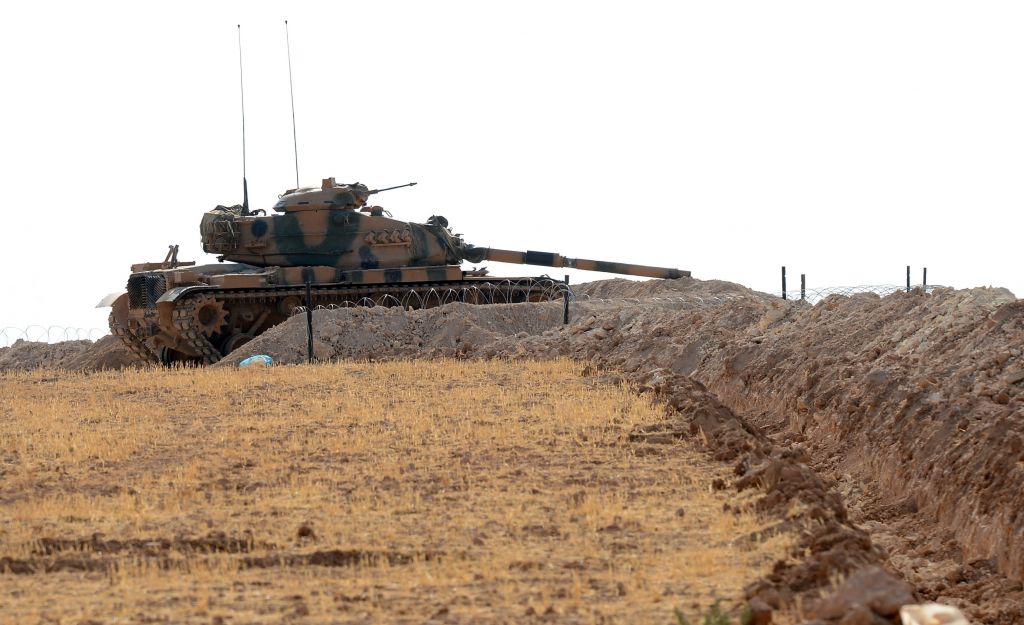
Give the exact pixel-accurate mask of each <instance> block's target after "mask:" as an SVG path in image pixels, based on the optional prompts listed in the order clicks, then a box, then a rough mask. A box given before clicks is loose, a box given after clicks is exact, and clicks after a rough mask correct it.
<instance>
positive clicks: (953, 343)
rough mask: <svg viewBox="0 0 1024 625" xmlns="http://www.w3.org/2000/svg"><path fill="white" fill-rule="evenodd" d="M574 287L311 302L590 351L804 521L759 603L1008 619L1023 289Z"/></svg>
mask: <svg viewBox="0 0 1024 625" xmlns="http://www.w3.org/2000/svg"><path fill="white" fill-rule="evenodd" d="M576 290H577V294H578V296H579V300H578V301H577V302H575V303H573V304H572V306H571V322H570V323H569V325H567V326H563V325H562V324H561V318H562V307H561V304H560V303H551V304H514V305H496V306H487V307H481V306H470V305H463V304H453V305H449V306H445V307H443V308H437V309H430V310H422V311H403V310H400V309H384V308H373V309H340V310H323V311H316V312H315V313H314V316H313V317H314V319H313V323H314V333H315V340H314V348H315V353H316V356H317V357H318V358H321V359H327V358H340V359H393V358H410V357H426V358H430V357H440V356H448V357H461V358H495V357H504V358H547V357H552V356H568V357H572V358H576V359H579V360H583V361H588V362H591V363H593V365H594V366H593V373H594V374H595V375H605V376H609V377H610V378H613V379H614V378H617V377H620V376H621V378H624V379H627V380H629V381H631V382H633V383H635V384H637V385H638V387H639V388H641V390H643V391H645V392H651V393H655V394H657V396H658V397H659V398H661V400H662V401H664V402H665V403H666V404H667V405H668V406H670V408H671V411H670V416H669V417H667V419H666V422H665V423H664V425H663V427H661V428H659V429H657V430H656V431H648V432H636V433H635V436H638V437H645V438H646V440H649V441H652V442H657V441H668V440H671V439H672V438H673V437H676V436H685V437H689V438H695V439H697V440H706V444H707V446H708V448H709V451H710V452H711V453H712V454H714V455H715V456H716V457H717V458H719V459H720V460H722V461H725V462H729V463H731V464H732V465H733V466H734V467H735V475H736V479H735V480H734V481H733V483H732V484H720V487H722V488H730V487H731V488H737V489H744V488H748V487H750V486H752V485H755V484H759V485H763V486H765V487H766V488H767V495H766V496H765V497H764V498H762V500H761V502H760V504H759V505H760V506H761V507H762V508H763V509H765V510H769V511H772V512H773V513H775V514H777V515H778V516H779V518H780V519H782V520H781V521H780V522H781V523H784V524H787V525H789V526H791V527H794V528H798V529H799V531H800V532H802V544H801V546H800V548H799V551H800V553H799V554H798V555H799V557H796V558H795V559H794V560H792V561H791V562H789V563H788V564H787V563H780V564H779V565H778V566H777V567H776V570H775V571H774V572H773V573H772V574H771V575H769V576H768V577H767V578H765V579H762V580H761V581H760V582H758V583H756V584H754V585H752V586H751V587H750V588H749V591H748V594H749V596H750V599H751V605H752V606H753V607H754V608H756V612H757V614H758V616H759V617H763V616H764V615H766V614H767V611H768V609H770V608H771V607H776V606H779V605H782V604H784V603H791V602H796V603H797V604H798V605H800V606H802V607H801V610H802V612H803V614H804V615H805V616H806V617H807V618H808V619H818V620H823V621H826V622H842V623H872V622H898V621H897V620H895V619H896V617H895V610H896V609H897V608H898V605H899V603H901V602H907V601H916V600H935V601H939V602H943V603H949V604H953V605H957V606H959V607H961V608H963V609H964V611H965V612H966V613H967V615H968V617H969V618H971V620H972V622H981V623H1015V622H1017V623H1019V622H1024V587H1022V584H1021V581H1022V579H1024V512H1021V510H1022V507H1024V486H1022V485H1024V481H1022V478H1024V357H1022V349H1024V302H1021V301H1018V300H1016V299H1015V298H1014V297H1013V296H1012V294H1010V293H1009V292H1008V291H1006V290H1004V289H970V290H962V291H953V290H937V291H934V292H932V293H929V294H925V293H922V292H920V291H914V292H911V293H897V294H895V295H891V296H889V297H886V298H879V297H877V296H874V295H858V296H853V297H840V296H833V297H830V298H828V299H826V300H824V301H823V302H820V303H819V304H817V305H815V306H810V305H808V304H806V303H801V302H787V301H783V300H779V299H776V298H772V297H770V296H768V295H765V294H761V293H756V292H753V291H750V290H748V289H745V288H743V287H741V286H738V285H734V284H730V283H724V282H714V281H709V282H701V281H697V280H691V279H680V280H671V281H648V282H629V281H624V280H608V281H600V282H594V283H588V284H583V285H578V286H577V287H576ZM257 353H262V354H269V355H271V356H272V357H274V359H275V360H276V361H277V362H278V363H285V364H287V363H298V362H305V360H306V327H305V318H304V316H302V315H298V316H296V317H293V318H292V319H291V320H289V321H288V322H287V323H285V324H282V325H281V326H278V327H276V328H273V329H272V330H270V331H268V332H267V333H265V334H264V335H262V336H260V337H258V338H257V339H255V340H254V341H253V342H251V343H249V344H248V345H245V346H243V347H242V348H241V349H240V350H238V351H236V352H235V353H233V354H232V355H231V356H230V357H228V358H227V359H225V360H224V361H222V362H221V363H218V365H216V366H234V365H236V364H237V363H238V362H239V361H240V360H241V359H242V358H244V357H246V356H248V355H251V354H257ZM2 358H3V351H2V350H0V359H2ZM876 566H881V567H883V568H875V567H876ZM885 569H888V570H889V571H891V572H894V573H895V574H896V576H897V577H899V578H901V579H902V580H905V582H906V583H908V584H909V585H903V582H901V581H899V580H898V579H896V578H894V577H892V576H890V575H889V574H888V573H887V572H886V570H885ZM842 579H845V580H846V581H845V582H842V584H841V587H840V588H839V590H838V592H836V593H835V594H834V595H832V596H831V597H829V598H826V599H824V600H818V598H819V596H820V590H821V589H822V588H828V587H829V586H831V585H833V584H835V583H836V582H837V580H842Z"/></svg>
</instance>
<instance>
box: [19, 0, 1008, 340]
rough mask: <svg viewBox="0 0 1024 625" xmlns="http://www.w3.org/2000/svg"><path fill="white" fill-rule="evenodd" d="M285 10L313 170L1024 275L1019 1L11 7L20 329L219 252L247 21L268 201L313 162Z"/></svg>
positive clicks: (457, 199) (833, 276)
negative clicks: (201, 229) (153, 269)
mask: <svg viewBox="0 0 1024 625" xmlns="http://www.w3.org/2000/svg"><path fill="white" fill-rule="evenodd" d="M285 19H288V21H289V25H290V29H291V30H290V34H291V53H292V67H293V70H294V82H295V106H296V120H297V126H298V147H299V170H300V174H301V181H302V184H303V185H310V184H318V183H319V181H320V179H321V178H323V177H327V176H335V177H336V178H337V179H338V180H339V181H357V180H358V181H361V182H364V183H366V184H368V185H370V186H371V187H374V186H378V187H379V186H390V185H395V184H401V183H405V182H409V181H417V182H419V186H417V187H414V188H412V189H401V190H397V191H394V192H391V193H388V194H385V195H382V196H380V198H379V201H380V203H381V204H383V205H384V206H385V207H386V208H388V209H389V210H391V211H392V212H394V213H395V216H396V217H399V218H405V219H409V220H412V221H423V220H424V219H426V218H427V217H428V216H430V215H431V214H434V213H438V214H443V215H445V216H447V217H448V219H449V221H450V222H451V224H452V226H453V228H454V229H455V230H456V231H457V232H461V233H463V234H464V235H465V237H466V239H467V240H468V241H470V242H471V243H474V244H477V245H483V246H492V247H503V248H511V249H535V250H541V251H552V252H559V253H562V254H564V255H567V256H575V257H583V258H594V259H607V260H614V261H627V262H637V263H644V264H652V265H667V266H673V267H678V268H682V269H689V270H691V271H692V272H693V275H694V276H695V277H697V278H701V279H721V280H729V281H734V282H739V283H741V284H744V285H747V286H750V287H752V288H755V289H759V290H764V291H772V290H778V289H779V267H780V266H781V265H786V266H787V267H788V269H789V273H790V286H791V287H792V286H793V285H795V284H798V281H799V278H798V276H799V274H800V273H806V274H807V276H808V285H809V286H811V287H815V286H832V285H852V284H884V283H895V284H899V283H902V282H903V280H904V279H905V276H904V273H905V267H906V265H912V266H913V267H914V269H913V274H914V281H915V282H919V281H920V279H921V275H920V272H921V268H922V267H925V266H926V267H928V276H929V282H930V283H936V284H945V285H951V286H955V287H959V288H964V287H973V286H981V285H995V286H1005V287H1007V288H1009V289H1011V290H1012V291H1014V293H1016V294H1017V295H1018V296H1020V295H1022V294H1024V262H1022V254H1021V231H1022V226H1024V210H1022V209H1024V184H1022V183H1024V178H1022V173H1024V36H1022V33H1024V3H1020V2H957V3H952V2H936V1H929V2H896V1H892V0H887V1H885V2H841V3H840V2H824V1H821V0H814V1H807V2H766V1H763V0H760V1H756V2H645V1H642V0H632V1H630V2H568V1H565V2H558V1H555V0H548V1H545V2H537V1H518V2H452V1H443V0H442V1H432V2H422V1H419V2H412V1H409V2H401V1H387V0H384V1H375V2H365V1H364V2H343V1H342V2H322V3H318V2H298V1H291V2H287V3H284V2H280V3H270V2H268V3H258V2H174V3H159V4H157V3H149V2H123V3H120V2H118V3H115V2H68V3H54V2H17V3H15V2H6V3H3V5H2V8H0V87H2V93H3V97H2V98H0V193H2V194H3V198H4V201H3V214H2V222H0V223H2V224H3V225H2V232H3V239H2V242H0V267H2V271H3V278H4V279H3V282H2V284H3V286H2V290H0V293H2V295H0V327H3V326H16V327H23V326H27V325H30V324H41V325H63V326H73V327H86V328H89V327H105V325H106V313H107V311H106V310H103V309H95V308H93V307H94V306H95V304H96V303H97V302H98V301H99V300H100V298H102V297H103V296H104V295H105V294H107V293H110V292H113V291H117V290H120V289H122V288H123V286H124V282H125V280H126V279H127V277H128V273H129V265H130V264H131V263H134V262H142V261H147V260H160V259H162V258H163V255H164V253H165V252H166V250H167V246H168V245H169V244H171V243H180V244H181V257H183V258H184V259H194V260H198V261H200V262H212V261H213V257H209V256H205V255H203V254H202V251H201V248H200V246H199V234H198V226H199V220H200V217H201V215H202V213H203V212H204V211H206V210H208V209H210V208H212V207H213V206H214V205H216V204H235V203H239V202H240V201H241V178H242V162H241V121H240V114H239V81H238V49H237V41H238V40H237V33H238V31H237V29H236V24H239V23H240V24H241V25H242V43H243V49H244V55H245V56H244V69H245V88H246V92H245V103H246V126H247V143H248V179H249V193H250V202H251V204H252V205H253V207H269V206H271V205H272V204H273V202H274V201H275V200H276V198H277V194H278V193H281V192H282V191H284V190H285V189H286V188H290V187H292V186H294V184H295V170H294V161H293V154H292V135H291V132H292V128H291V113H290V111H289V99H288V70H287V57H286V50H285V30H284V20H285ZM491 270H492V273H494V274H500V275H537V274H539V273H543V272H545V271H551V270H546V269H531V268H523V267H515V266H498V265H494V264H492V265H491ZM554 273H555V274H557V275H561V274H562V273H563V271H562V270H557V269H556V270H554ZM597 277H606V276H602V275H598V274H590V275H589V276H588V275H587V274H584V273H583V272H576V273H574V274H573V278H572V279H573V280H574V281H576V282H579V281H582V280H584V279H592V278H597Z"/></svg>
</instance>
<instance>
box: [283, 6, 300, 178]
mask: <svg viewBox="0 0 1024 625" xmlns="http://www.w3.org/2000/svg"><path fill="white" fill-rule="evenodd" d="M284 43H285V47H286V48H287V49H288V92H289V93H290V94H291V96H292V148H294V150H295V188H296V189H298V188H299V141H298V139H297V138H296V135H295V88H294V87H293V86H292V42H291V39H290V38H289V37H288V20H285V21H284Z"/></svg>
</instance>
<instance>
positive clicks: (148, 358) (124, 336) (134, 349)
mask: <svg viewBox="0 0 1024 625" xmlns="http://www.w3.org/2000/svg"><path fill="white" fill-rule="evenodd" d="M107 324H108V325H109V326H110V332H111V333H112V334H113V335H114V336H116V337H117V338H119V339H121V343H123V344H124V346H125V347H127V348H128V351H130V352H131V353H133V354H135V355H136V356H137V357H138V358H139V359H140V360H142V361H143V362H146V363H149V364H152V365H158V364H160V357H159V356H157V355H156V354H155V353H153V352H152V351H151V350H150V349H149V347H148V346H147V345H146V343H145V341H143V340H142V339H140V338H139V337H138V336H136V335H135V333H134V332H132V331H131V330H130V329H128V328H126V327H124V326H123V325H121V324H120V323H118V322H117V320H116V319H114V314H113V313H111V314H110V317H108V319H107Z"/></svg>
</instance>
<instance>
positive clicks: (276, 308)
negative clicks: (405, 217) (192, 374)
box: [110, 264, 568, 364]
mask: <svg viewBox="0 0 1024 625" xmlns="http://www.w3.org/2000/svg"><path fill="white" fill-rule="evenodd" d="M307 283H308V295H309V303H310V304H311V305H312V306H313V307H314V308H332V307H346V306H401V307H403V308H405V309H418V308H430V307H434V306H440V305H443V304H446V303H449V302H455V301H459V302H465V303H470V304H493V303H514V302H536V301H546V300H551V299H560V298H562V297H564V295H563V294H564V293H565V292H566V291H567V289H568V287H567V286H566V285H565V284H564V283H562V282H560V281H555V280H552V279H550V278H546V277H542V278H529V277H522V278H488V277H486V276H482V275H477V274H475V273H474V272H464V271H462V270H461V268H460V267H458V266H437V267H412V268H404V269H384V270H354V271H339V270H338V269H337V268H334V267H322V266H321V267H270V268H258V267H252V266H248V265H231V264H224V265H212V266H208V267H198V268H185V269H157V270H152V269H151V270H145V271H138V272H135V273H133V274H132V275H131V277H130V278H129V280H128V288H127V292H126V293H124V294H122V295H121V296H120V297H118V298H117V299H116V300H115V301H114V302H113V305H112V310H111V313H110V329H111V332H112V333H113V334H115V335H117V336H119V337H120V338H121V340H122V342H124V344H125V345H126V346H127V347H128V348H129V349H130V350H131V351H132V352H134V353H135V354H136V355H137V356H138V357H139V358H141V359H143V360H145V361H147V362H151V363H154V364H172V363H175V362H192V363H196V364H212V363H215V362H217V361H218V360H220V359H221V358H222V357H223V356H225V355H227V354H229V353H231V352H232V351H234V350H235V349H237V348H238V347H241V346H242V345H244V344H245V343H247V342H249V341H250V340H252V339H253V338H255V337H256V336H258V335H259V334H261V333H263V332H265V331H266V330H268V329H269V328H271V327H273V326H275V325H277V324H279V323H282V322H284V321H286V320H287V319H288V318H289V317H290V316H291V315H292V314H293V313H294V312H295V311H296V310H297V309H300V308H301V307H303V306H305V305H306V304H307Z"/></svg>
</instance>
